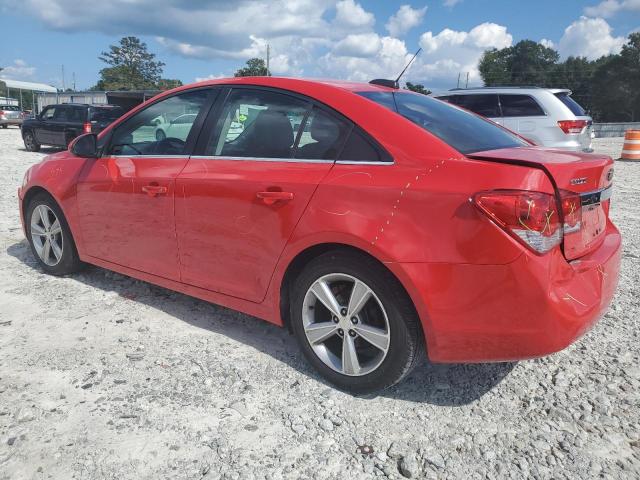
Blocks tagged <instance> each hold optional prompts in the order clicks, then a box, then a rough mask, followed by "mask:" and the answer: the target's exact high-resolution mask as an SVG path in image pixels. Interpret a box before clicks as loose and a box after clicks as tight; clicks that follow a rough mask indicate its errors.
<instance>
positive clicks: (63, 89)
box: [62, 65, 65, 92]
mask: <svg viewBox="0 0 640 480" xmlns="http://www.w3.org/2000/svg"><path fill="white" fill-rule="evenodd" d="M62 91H63V92H64V91H65V88H64V65H62Z"/></svg>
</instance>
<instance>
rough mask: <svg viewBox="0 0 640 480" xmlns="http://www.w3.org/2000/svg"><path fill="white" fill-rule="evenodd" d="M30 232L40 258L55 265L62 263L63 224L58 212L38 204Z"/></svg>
mask: <svg viewBox="0 0 640 480" xmlns="http://www.w3.org/2000/svg"><path fill="white" fill-rule="evenodd" d="M30 226H31V229H30V233H31V240H32V241H33V246H34V247H35V250H36V253H37V254H38V257H40V260H42V261H43V262H44V263H45V264H46V265H48V266H50V267H53V266H55V265H57V264H58V263H60V259H61V258H62V252H63V249H64V239H63V237H62V226H61V225H60V220H59V219H58V217H57V216H56V214H55V213H54V212H53V210H51V209H50V208H49V207H47V206H46V205H38V206H37V207H36V208H34V209H33V212H32V213H31V222H30Z"/></svg>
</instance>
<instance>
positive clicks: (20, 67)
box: [0, 58, 36, 80]
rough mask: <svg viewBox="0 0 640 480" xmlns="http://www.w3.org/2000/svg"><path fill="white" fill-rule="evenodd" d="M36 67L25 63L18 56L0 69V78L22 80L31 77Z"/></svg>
mask: <svg viewBox="0 0 640 480" xmlns="http://www.w3.org/2000/svg"><path fill="white" fill-rule="evenodd" d="M35 73H36V68H35V67H32V66H30V65H28V64H27V62H25V61H24V60H22V59H20V58H18V59H16V60H14V61H13V64H12V65H9V66H6V67H3V69H2V71H0V78H10V79H12V80H24V79H27V78H31V77H33V75H34V74H35Z"/></svg>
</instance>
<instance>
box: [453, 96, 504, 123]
mask: <svg viewBox="0 0 640 480" xmlns="http://www.w3.org/2000/svg"><path fill="white" fill-rule="evenodd" d="M449 102H450V103H453V104H455V105H459V106H460V107H462V108H466V109H467V110H471V111H472V112H474V113H477V114H478V115H482V116H483V117H489V118H495V117H499V116H500V104H499V103H498V95H494V94H478V95H453V96H452V97H451V99H450V100H449Z"/></svg>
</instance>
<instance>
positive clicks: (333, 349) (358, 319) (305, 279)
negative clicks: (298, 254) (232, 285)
mask: <svg viewBox="0 0 640 480" xmlns="http://www.w3.org/2000/svg"><path fill="white" fill-rule="evenodd" d="M291 297H292V305H291V309H292V311H291V318H292V327H293V331H294V334H295V336H296V338H297V340H298V342H299V344H300V346H301V348H302V351H303V353H304V355H305V357H306V358H307V360H309V362H310V363H311V364H312V365H313V366H314V367H315V368H316V369H317V370H318V371H319V372H320V374H321V375H322V376H323V377H324V378H326V379H327V380H329V381H330V382H331V383H333V384H335V385H336V386H337V387H339V388H341V389H343V390H348V391H351V392H354V393H367V392H372V391H376V390H381V389H384V388H387V387H390V386H392V385H394V384H396V383H398V382H399V381H400V380H402V379H403V378H404V377H405V376H406V375H407V374H408V373H409V372H410V371H411V369H412V368H413V367H414V366H415V364H416V363H417V361H418V360H419V359H420V358H422V355H421V350H422V348H423V346H424V340H423V337H422V331H421V329H420V323H419V319H418V317H417V315H416V313H415V310H414V308H413V305H412V303H411V301H410V299H409V298H408V296H407V294H406V292H405V291H404V290H403V289H402V287H401V286H400V284H399V283H398V281H397V280H396V279H395V278H394V277H393V276H392V275H391V273H390V272H388V271H387V270H386V269H385V268H384V267H383V266H382V265H380V264H379V263H378V262H376V261H375V260H373V259H371V258H369V257H367V256H365V255H359V254H353V253H349V252H341V251H336V252H329V253H326V254H323V255H321V256H320V257H318V258H316V259H314V260H313V261H311V262H310V263H309V264H308V265H307V266H306V267H305V269H304V270H303V271H302V273H301V274H300V275H299V277H298V278H297V280H296V281H295V284H294V287H293V291H292V295H291Z"/></svg>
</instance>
